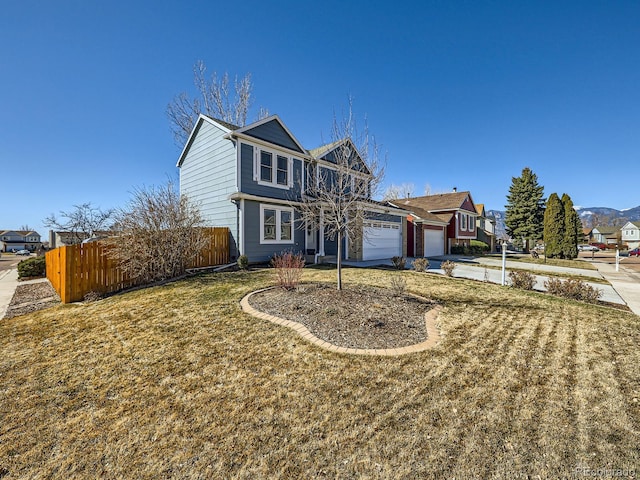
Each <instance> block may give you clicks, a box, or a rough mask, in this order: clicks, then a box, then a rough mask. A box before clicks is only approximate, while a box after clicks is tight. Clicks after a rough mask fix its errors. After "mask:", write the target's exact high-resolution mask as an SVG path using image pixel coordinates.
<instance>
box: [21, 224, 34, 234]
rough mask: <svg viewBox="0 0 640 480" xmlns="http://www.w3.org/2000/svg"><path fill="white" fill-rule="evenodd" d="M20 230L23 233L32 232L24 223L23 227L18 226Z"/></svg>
mask: <svg viewBox="0 0 640 480" xmlns="http://www.w3.org/2000/svg"><path fill="white" fill-rule="evenodd" d="M20 230H22V231H23V232H31V231H33V228H31V227H30V226H29V224H28V223H25V224H24V225H21V226H20Z"/></svg>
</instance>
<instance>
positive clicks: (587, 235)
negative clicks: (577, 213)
mask: <svg viewBox="0 0 640 480" xmlns="http://www.w3.org/2000/svg"><path fill="white" fill-rule="evenodd" d="M592 231H593V228H589V227H584V228H583V229H582V241H581V243H590V242H592V241H593V240H592V239H593V236H592Z"/></svg>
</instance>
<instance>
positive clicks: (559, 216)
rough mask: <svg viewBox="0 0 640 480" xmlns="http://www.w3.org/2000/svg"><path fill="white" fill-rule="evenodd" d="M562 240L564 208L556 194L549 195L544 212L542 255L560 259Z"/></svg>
mask: <svg viewBox="0 0 640 480" xmlns="http://www.w3.org/2000/svg"><path fill="white" fill-rule="evenodd" d="M563 239H564V208H563V206H562V202H561V201H560V198H559V197H558V194H557V193H552V194H551V195H549V199H548V200H547V208H546V209H545V211H544V254H545V256H546V257H548V258H554V257H560V258H562V256H563V252H562V246H563Z"/></svg>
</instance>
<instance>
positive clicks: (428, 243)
mask: <svg viewBox="0 0 640 480" xmlns="http://www.w3.org/2000/svg"><path fill="white" fill-rule="evenodd" d="M438 255H444V233H443V232H442V230H425V231H424V256H425V257H437V256H438Z"/></svg>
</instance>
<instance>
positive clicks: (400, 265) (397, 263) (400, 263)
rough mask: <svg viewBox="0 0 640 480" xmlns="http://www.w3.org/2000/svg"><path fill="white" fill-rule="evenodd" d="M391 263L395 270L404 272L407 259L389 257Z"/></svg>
mask: <svg viewBox="0 0 640 480" xmlns="http://www.w3.org/2000/svg"><path fill="white" fill-rule="evenodd" d="M391 263H393V266H394V267H395V268H396V269H397V270H404V266H405V265H406V264H407V259H406V258H404V257H391Z"/></svg>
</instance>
